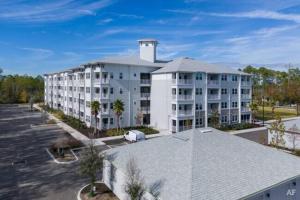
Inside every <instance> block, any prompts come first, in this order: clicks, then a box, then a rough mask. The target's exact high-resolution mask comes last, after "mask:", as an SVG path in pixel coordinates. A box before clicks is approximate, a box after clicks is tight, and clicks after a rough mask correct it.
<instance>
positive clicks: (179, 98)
mask: <svg viewBox="0 0 300 200" xmlns="http://www.w3.org/2000/svg"><path fill="white" fill-rule="evenodd" d="M172 99H173V100H176V99H177V100H193V95H191V94H188V95H178V96H176V95H172Z"/></svg>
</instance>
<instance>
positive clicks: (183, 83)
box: [177, 79, 193, 85]
mask: <svg viewBox="0 0 300 200" xmlns="http://www.w3.org/2000/svg"><path fill="white" fill-rule="evenodd" d="M177 83H178V84H181V85H189V84H192V83H193V80H192V79H178V82H177Z"/></svg>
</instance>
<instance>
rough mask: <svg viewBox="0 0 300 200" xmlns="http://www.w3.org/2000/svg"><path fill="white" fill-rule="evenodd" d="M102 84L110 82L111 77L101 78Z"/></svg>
mask: <svg viewBox="0 0 300 200" xmlns="http://www.w3.org/2000/svg"><path fill="white" fill-rule="evenodd" d="M101 83H102V84H109V78H103V79H101Z"/></svg>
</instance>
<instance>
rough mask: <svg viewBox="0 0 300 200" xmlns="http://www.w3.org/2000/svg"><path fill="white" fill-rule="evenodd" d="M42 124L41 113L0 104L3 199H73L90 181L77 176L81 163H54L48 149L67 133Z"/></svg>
mask: <svg viewBox="0 0 300 200" xmlns="http://www.w3.org/2000/svg"><path fill="white" fill-rule="evenodd" d="M41 122H42V118H41V113H40V112H29V109H28V107H27V106H18V105H0V177H1V182H0V199H9V200H11V199H13V200H19V199H20V200H31V199H44V200H46V199H47V200H50V199H51V200H53V199H55V200H74V199H76V194H77V191H78V190H79V189H80V188H81V187H82V186H83V185H85V184H86V183H87V182H88V180H87V179H86V178H84V177H82V176H80V175H79V173H78V168H79V162H75V163H72V164H69V165H59V164H56V163H54V162H53V160H52V159H51V158H50V156H49V155H48V154H47V152H46V151H45V148H47V147H49V145H50V144H51V143H52V142H53V141H55V140H56V139H57V138H59V137H62V136H63V135H64V131H63V130H62V129H61V128H59V127H58V126H56V125H49V126H38V125H39V124H41ZM32 124H35V125H37V126H33V127H32V126H31V125H32ZM99 178H100V177H99Z"/></svg>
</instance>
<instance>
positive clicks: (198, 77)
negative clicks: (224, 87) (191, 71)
mask: <svg viewBox="0 0 300 200" xmlns="http://www.w3.org/2000/svg"><path fill="white" fill-rule="evenodd" d="M196 80H202V73H200V72H198V73H197V74H196Z"/></svg>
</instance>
